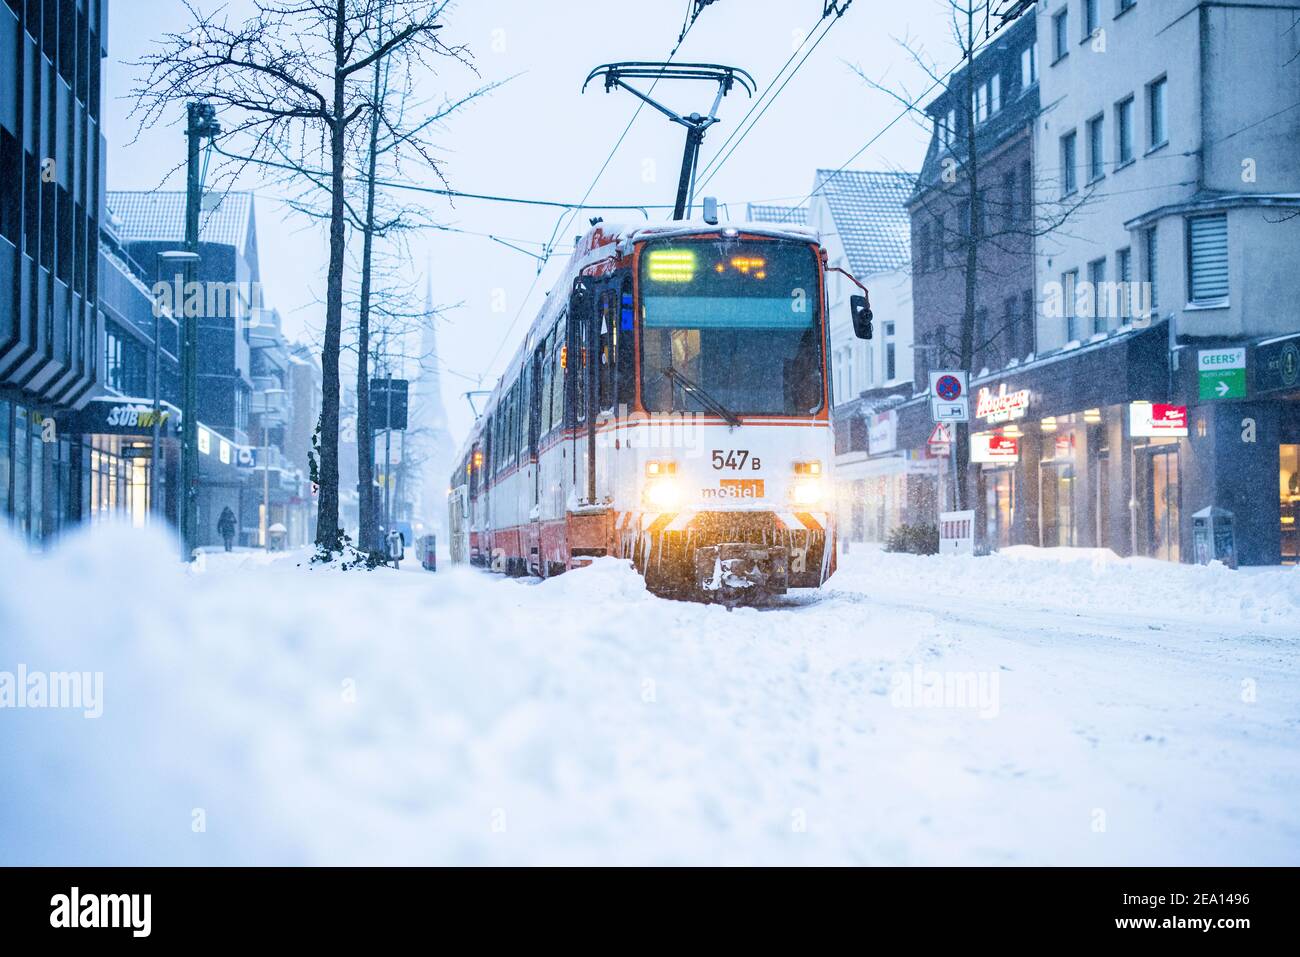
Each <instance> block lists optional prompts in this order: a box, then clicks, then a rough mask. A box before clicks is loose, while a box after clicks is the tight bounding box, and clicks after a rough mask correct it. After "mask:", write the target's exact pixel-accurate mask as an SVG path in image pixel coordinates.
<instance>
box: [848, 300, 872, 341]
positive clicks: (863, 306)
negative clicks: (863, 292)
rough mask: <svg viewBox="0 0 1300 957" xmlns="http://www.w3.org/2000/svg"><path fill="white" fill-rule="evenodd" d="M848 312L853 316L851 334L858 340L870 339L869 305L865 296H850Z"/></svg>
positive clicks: (870, 315) (870, 317)
mask: <svg viewBox="0 0 1300 957" xmlns="http://www.w3.org/2000/svg"><path fill="white" fill-rule="evenodd" d="M849 311H850V312H851V313H852V314H853V334H854V335H856V336H857V337H858V338H859V339H870V338H871V335H872V329H871V319H872V313H871V303H870V302H868V301H867V297H866V296H850V297H849Z"/></svg>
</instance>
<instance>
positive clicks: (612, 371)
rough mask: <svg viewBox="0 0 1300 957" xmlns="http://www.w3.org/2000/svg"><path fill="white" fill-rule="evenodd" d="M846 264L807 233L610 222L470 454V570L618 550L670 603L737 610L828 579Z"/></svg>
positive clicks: (533, 334) (550, 564)
mask: <svg viewBox="0 0 1300 957" xmlns="http://www.w3.org/2000/svg"><path fill="white" fill-rule="evenodd" d="M826 268H827V267H826V260H825V252H824V250H823V249H822V247H821V245H820V243H819V242H818V239H817V236H816V234H815V233H814V232H813V231H811V230H808V229H805V228H803V227H796V226H789V227H783V226H768V225H757V224H737V225H734V226H718V225H713V224H707V223H688V222H671V223H665V224H657V225H648V224H647V225H641V226H635V227H627V228H617V227H612V226H608V225H605V224H598V225H596V226H594V227H593V228H592V229H591V230H590V231H589V232H588V233H587V234H586V236H584V237H583V238H582V239H581V240H580V241H579V242H578V246H577V249H576V250H575V252H574V254H573V257H572V259H571V260H570V262H569V265H568V268H567V270H566V272H565V274H564V277H563V278H562V279H561V280H560V282H559V284H558V285H557V286H556V288H555V290H553V291H552V293H551V295H550V296H549V297H548V299H547V301H546V304H545V306H544V307H543V308H542V310H541V314H540V315H539V316H538V317H537V319H536V320H535V321H534V322H533V324H532V327H531V328H530V329H529V331H528V335H527V337H526V338H525V339H524V341H523V343H522V345H521V346H520V347H519V349H518V351H517V352H516V353H515V355H514V356H513V358H512V359H511V361H510V364H509V366H508V367H507V369H506V372H505V374H504V375H503V376H502V378H501V380H500V381H499V382H498V383H497V386H496V388H495V389H494V390H493V392H492V393H491V396H490V397H489V399H488V402H487V405H486V406H485V408H484V409H483V411H482V414H481V415H480V417H479V418H478V420H477V422H476V423H475V425H474V429H473V431H472V433H471V435H470V436H469V438H468V440H467V442H466V444H465V446H464V449H463V450H462V453H461V456H460V459H459V462H460V465H459V468H458V469H457V471H456V472H455V473H454V474H453V476H452V480H451V491H450V493H449V509H450V516H449V518H450V525H449V528H450V529H451V533H452V534H451V539H452V541H451V549H452V559H453V561H458V562H470V563H472V564H475V565H481V566H486V567H489V568H492V569H494V570H497V571H501V572H504V573H506V574H512V575H539V576H550V575H555V574H558V573H560V572H563V571H565V570H566V569H569V568H574V567H576V566H579V565H582V564H585V563H587V562H589V561H591V560H592V558H594V557H597V556H606V555H609V556H616V557H621V558H626V559H630V560H631V561H632V562H633V563H634V564H635V567H636V568H637V569H638V571H640V572H641V573H642V574H643V575H644V576H645V579H646V583H647V585H648V586H649V587H650V588H651V590H653V591H655V592H656V593H659V594H666V595H672V596H676V597H683V598H693V599H702V600H717V601H722V602H725V603H727V604H738V603H748V602H753V601H758V600H761V599H762V598H763V597H766V596H770V595H775V594H782V593H784V592H785V591H786V589H787V588H790V587H817V586H819V585H821V583H822V582H824V581H825V580H826V578H827V577H828V576H829V575H830V574H831V572H832V571H834V567H835V526H834V520H833V511H834V510H833V508H832V503H831V502H830V494H831V487H830V477H829V475H828V474H827V473H828V471H829V468H830V465H831V461H832V457H833V453H834V448H833V439H832V435H831V419H830V395H829V386H828V382H829V374H828V365H827V347H826V342H827V322H826V311H827V305H826V294H825V273H826ZM864 291H865V290H864ZM853 308H854V322H855V326H856V327H857V328H858V333H859V335H867V336H869V335H870V310H869V308H868V307H867V303H866V299H865V297H854V303H853Z"/></svg>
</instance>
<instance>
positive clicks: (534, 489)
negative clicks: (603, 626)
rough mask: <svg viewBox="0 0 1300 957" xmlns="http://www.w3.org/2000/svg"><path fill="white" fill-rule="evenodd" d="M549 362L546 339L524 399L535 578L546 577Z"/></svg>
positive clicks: (527, 544) (525, 544)
mask: <svg viewBox="0 0 1300 957" xmlns="http://www.w3.org/2000/svg"><path fill="white" fill-rule="evenodd" d="M545 359H546V339H545V338H543V339H542V341H541V343H539V344H538V346H537V348H536V349H535V350H533V361H532V368H531V369H530V370H529V375H528V376H527V382H528V386H527V392H526V393H525V395H524V399H525V401H526V402H527V403H528V411H527V413H526V418H525V420H524V422H525V425H524V427H525V428H526V429H527V430H528V453H527V454H528V462H529V463H530V464H529V466H528V467H529V468H530V469H531V470H532V476H531V481H530V482H529V483H528V489H527V490H526V491H525V494H526V495H527V496H528V498H527V501H526V504H527V507H528V515H527V518H526V519H525V521H524V529H525V531H524V533H523V539H524V540H523V541H522V542H521V543H520V545H521V546H522V548H523V550H524V559H525V562H526V563H527V565H528V572H529V574H532V575H542V574H545V571H546V568H545V564H546V563H545V562H543V561H542V555H541V549H542V525H541V515H542V463H541V456H540V455H539V454H538V439H539V437H540V435H541V425H542V363H543V362H544V361H545Z"/></svg>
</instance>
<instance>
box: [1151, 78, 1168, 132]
mask: <svg viewBox="0 0 1300 957" xmlns="http://www.w3.org/2000/svg"><path fill="white" fill-rule="evenodd" d="M1166 82H1167V81H1166V79H1165V78H1164V77H1161V78H1160V79H1158V80H1156V81H1155V82H1154V83H1152V84H1151V85H1150V86H1148V87H1147V115H1148V116H1149V117H1150V123H1149V125H1148V132H1149V133H1150V139H1149V140H1148V141H1147V142H1148V146H1149V147H1150V148H1151V149H1156V148H1157V147H1160V146H1164V145H1165V143H1167V142H1168V141H1169V133H1168V130H1167V129H1166V128H1165V84H1166Z"/></svg>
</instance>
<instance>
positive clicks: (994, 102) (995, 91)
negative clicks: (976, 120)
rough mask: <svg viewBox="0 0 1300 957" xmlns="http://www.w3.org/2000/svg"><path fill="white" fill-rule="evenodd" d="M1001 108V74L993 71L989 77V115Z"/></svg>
mask: <svg viewBox="0 0 1300 957" xmlns="http://www.w3.org/2000/svg"><path fill="white" fill-rule="evenodd" d="M1000 109H1002V74H1000V73H994V74H993V76H991V77H989V115H990V116H992V115H993V114H994V113H996V112H997V111H998V110H1000Z"/></svg>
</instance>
